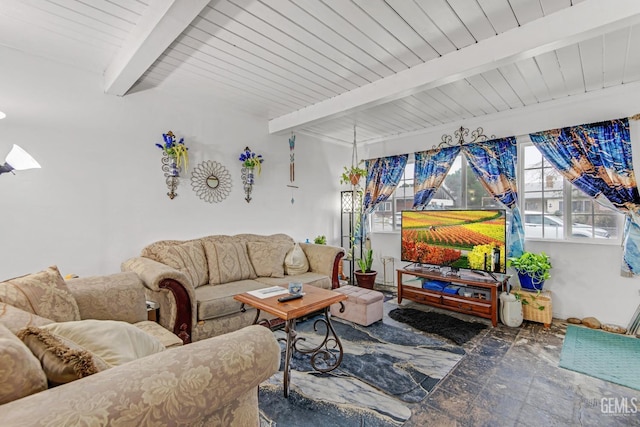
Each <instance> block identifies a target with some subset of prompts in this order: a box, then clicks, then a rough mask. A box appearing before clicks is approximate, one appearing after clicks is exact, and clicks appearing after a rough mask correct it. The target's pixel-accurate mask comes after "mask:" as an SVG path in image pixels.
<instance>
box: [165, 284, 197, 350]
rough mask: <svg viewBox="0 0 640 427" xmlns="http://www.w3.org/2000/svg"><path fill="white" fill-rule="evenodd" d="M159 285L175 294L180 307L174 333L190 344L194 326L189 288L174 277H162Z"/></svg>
mask: <svg viewBox="0 0 640 427" xmlns="http://www.w3.org/2000/svg"><path fill="white" fill-rule="evenodd" d="M158 287H160V288H162V289H167V290H169V292H171V293H172V294H173V297H174V298H175V300H176V307H178V310H176V312H177V313H176V323H175V324H174V326H173V333H174V334H175V335H177V336H178V338H180V339H181V340H182V342H183V344H189V343H190V342H191V328H192V327H193V322H192V319H193V317H192V315H193V313H192V310H191V299H190V298H189V294H188V293H187V290H186V289H185V288H184V287H183V286H182V285H181V284H180V282H178V281H176V280H173V279H162V280H161V281H160V283H159V284H158Z"/></svg>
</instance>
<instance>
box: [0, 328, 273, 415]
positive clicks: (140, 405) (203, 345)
mask: <svg viewBox="0 0 640 427" xmlns="http://www.w3.org/2000/svg"><path fill="white" fill-rule="evenodd" d="M279 366H280V346H279V345H278V343H277V341H276V339H275V337H274V335H273V333H272V332H271V331H270V330H269V329H267V328H265V327H263V326H258V325H255V326H249V327H246V328H244V329H241V330H239V331H235V332H232V333H228V334H225V335H220V336H218V337H214V338H209V339H206V340H202V341H198V342H196V343H194V344H190V345H188V346H183V347H177V348H174V349H171V350H166V351H163V352H160V353H156V354H154V355H151V356H147V357H144V358H142V359H138V360H135V361H133V362H129V363H125V364H124V365H121V366H117V367H115V368H111V369H108V370H106V371H102V372H99V373H97V374H94V375H91V376H89V377H85V378H82V379H80V380H77V381H74V382H72V383H68V384H65V385H62V386H59V387H55V388H53V389H49V390H46V391H43V392H40V393H36V394H33V395H31V396H27V397H24V398H22V399H19V400H16V401H13V402H10V403H7V404H4V405H1V406H0V420H2V424H3V425H25V423H26V424H28V425H33V426H39V425H42V426H44V425H61V426H62V425H228V426H245V425H258V419H259V412H258V404H257V395H258V393H257V386H258V385H259V384H260V383H261V382H263V381H265V380H266V379H267V378H269V377H270V376H271V375H273V374H274V373H275V372H276V371H277V370H278V368H279Z"/></svg>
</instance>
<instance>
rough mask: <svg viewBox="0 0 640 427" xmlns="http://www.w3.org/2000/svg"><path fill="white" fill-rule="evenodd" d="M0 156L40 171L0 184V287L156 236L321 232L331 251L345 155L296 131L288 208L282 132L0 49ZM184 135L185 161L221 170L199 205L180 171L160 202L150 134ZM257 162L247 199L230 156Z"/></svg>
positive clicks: (88, 267)
mask: <svg viewBox="0 0 640 427" xmlns="http://www.w3.org/2000/svg"><path fill="white" fill-rule="evenodd" d="M0 57H2V67H0V93H1V94H2V96H1V98H0V111H4V112H5V113H6V114H7V117H6V118H5V119H4V120H0V159H4V157H5V155H6V154H7V153H8V151H9V150H10V148H11V145H12V144H13V143H16V144H18V145H20V146H21V147H23V148H24V149H26V150H27V151H28V152H29V153H31V154H32V155H33V156H34V157H35V158H36V159H37V160H38V161H39V162H40V164H41V165H42V169H37V170H29V171H23V172H17V173H16V175H11V174H3V175H2V176H0V206H1V209H0V212H1V213H0V215H1V216H0V218H1V221H0V241H1V242H2V244H1V245H0V280H1V279H6V278H10V277H13V276H16V275H21V274H26V273H29V272H34V271H39V270H40V269H42V268H44V267H46V266H48V265H53V264H56V265H58V267H59V268H60V270H61V272H62V273H63V275H65V274H69V273H75V274H79V275H84V276H86V275H99V274H107V273H111V272H117V271H119V270H120V263H121V262H122V261H124V260H125V259H127V258H129V257H131V256H135V255H137V254H138V253H139V252H140V250H141V249H142V247H143V246H145V245H147V244H149V243H151V242H153V241H156V240H159V239H189V238H195V237H200V236H204V235H208V234H236V233H245V232H252V233H260V234H271V233H280V232H283V233H287V234H289V235H291V236H292V237H294V238H295V239H297V240H301V241H304V240H305V239H307V238H309V239H311V240H313V238H314V237H315V236H316V235H319V234H325V235H327V237H328V239H329V243H330V244H337V243H339V240H338V239H339V237H338V236H339V227H340V223H339V217H338V211H339V200H338V199H339V196H338V192H339V182H338V177H339V173H340V171H341V166H342V163H343V162H342V161H336V160H335V159H342V158H344V159H347V160H348V159H349V158H350V150H349V148H348V147H343V146H339V145H332V144H326V143H321V142H320V141H318V140H315V139H313V138H310V137H307V136H303V135H298V136H297V138H296V149H295V156H296V180H295V185H298V186H299V187H300V188H299V189H297V190H295V191H294V197H295V203H294V204H291V202H290V199H291V195H292V190H291V189H290V188H287V184H289V144H288V136H271V135H269V134H268V130H267V121H266V119H257V118H254V117H249V116H247V115H243V114H241V113H233V112H231V111H228V110H226V109H224V108H219V109H215V108H212V107H203V106H192V105H190V104H189V103H188V102H186V101H185V100H182V99H178V98H175V97H168V96H166V95H165V94H163V93H162V92H161V91H159V90H151V91H143V92H139V93H136V94H132V95H128V96H125V97H122V98H118V97H113V96H110V95H105V94H103V89H102V77H101V76H99V75H95V74H91V73H87V72H84V71H79V70H76V69H73V68H71V67H68V66H65V65H60V64H57V63H54V62H50V61H48V60H44V59H41V58H37V57H33V56H27V55H25V54H23V53H20V52H17V51H14V50H10V49H7V48H4V47H0ZM168 130H173V132H174V133H175V134H176V135H177V136H178V137H184V138H185V142H186V145H187V146H188V147H189V153H190V160H191V164H192V165H196V164H198V163H200V162H201V161H203V160H215V161H217V162H219V163H221V164H222V165H224V166H225V167H226V168H227V169H228V170H229V172H230V173H231V176H232V180H233V188H232V190H231V194H230V195H229V196H228V198H227V199H225V200H224V201H223V202H221V203H213V204H210V203H206V202H204V201H202V200H200V199H199V198H198V197H197V196H196V194H195V193H194V192H193V191H192V189H191V185H190V176H191V175H190V173H188V174H187V176H186V177H185V178H183V179H181V183H180V187H179V188H178V190H177V193H178V197H177V198H175V199H174V200H170V199H169V198H168V197H167V196H166V193H167V188H166V185H165V181H164V176H163V172H162V170H161V162H160V159H161V157H162V154H161V150H160V149H159V148H157V147H155V146H154V144H155V143H156V142H161V141H162V133H164V132H166V131H168ZM245 146H249V147H250V148H251V149H253V150H254V151H256V152H258V153H260V154H263V156H264V157H265V159H266V160H265V162H264V164H263V171H262V175H261V176H259V177H258V178H257V181H256V185H255V187H254V191H253V200H252V201H251V203H247V202H245V201H244V192H243V189H242V182H241V179H240V169H241V165H240V162H239V160H238V156H239V154H240V152H241V151H242V150H243V149H244V147H245Z"/></svg>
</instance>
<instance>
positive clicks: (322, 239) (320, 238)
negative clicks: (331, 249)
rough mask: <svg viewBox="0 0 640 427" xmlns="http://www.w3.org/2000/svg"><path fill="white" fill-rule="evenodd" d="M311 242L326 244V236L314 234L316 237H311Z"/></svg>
mask: <svg viewBox="0 0 640 427" xmlns="http://www.w3.org/2000/svg"><path fill="white" fill-rule="evenodd" d="M313 243H315V244H316V245H326V244H327V237H326V236H316V238H315V239H313Z"/></svg>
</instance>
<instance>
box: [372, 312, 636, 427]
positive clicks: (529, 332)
mask: <svg viewBox="0 0 640 427" xmlns="http://www.w3.org/2000/svg"><path fill="white" fill-rule="evenodd" d="M402 306H410V307H413V308H420V309H424V310H434V311H438V309H435V308H430V307H427V306H424V305H421V304H417V303H413V302H410V301H403V303H402ZM442 312H445V311H442ZM446 313H448V314H451V315H457V314H456V313H452V312H448V311H447V312H446ZM457 316H458V317H460V318H463V319H465V320H470V319H473V320H476V321H483V320H481V319H478V318H475V317H474V318H470V317H466V316H464V315H457ZM385 319H388V317H386V316H385ZM385 321H387V320H385ZM565 330H566V324H565V323H564V322H561V321H556V320H554V322H553V324H552V325H551V327H550V328H548V329H545V328H544V327H543V325H542V324H539V323H533V322H527V321H525V322H524V324H523V325H522V326H521V327H519V328H509V327H507V326H505V325H502V324H499V325H498V326H497V327H495V328H491V327H489V328H488V329H486V330H485V331H483V332H481V333H480V334H479V335H478V336H476V337H475V338H474V339H473V340H471V341H469V342H468V343H466V344H465V345H464V348H465V350H466V351H467V356H466V357H465V358H463V359H462V360H461V361H460V363H459V364H458V365H457V366H456V367H455V368H454V369H453V370H452V371H451V373H450V374H449V375H448V376H447V377H446V378H445V379H444V380H443V381H441V382H440V384H438V385H437V386H436V388H435V389H434V390H433V391H432V392H431V394H430V396H429V397H427V399H425V400H424V401H422V402H420V403H418V404H414V405H413V406H412V408H411V409H412V412H413V416H412V417H411V419H410V420H409V421H408V422H406V423H405V424H404V425H403V427H409V426H420V427H422V426H427V425H429V426H432V425H433V426H449V425H451V426H483V425H486V426H500V427H505V426H532V427H534V426H535V427H537V426H633V425H640V391H637V390H634V389H630V388H627V387H623V386H619V385H617V384H613V383H610V382H607V381H603V380H600V379H597V378H592V377H589V376H587V375H583V374H579V373H576V372H573V371H569V370H566V369H563V368H560V367H558V363H559V360H560V352H561V350H562V342H563V338H564V334H565ZM638 356H639V357H638V361H639V363H640V355H638ZM602 399H610V400H605V405H604V407H603V406H602ZM623 399H626V401H627V403H628V408H629V411H630V412H631V411H632V410H634V409H635V407H636V406H637V410H638V411H637V413H629V414H621V413H616V410H615V403H616V401H617V402H618V403H622V402H623ZM606 403H609V405H606ZM607 412H609V413H607ZM618 412H619V410H618Z"/></svg>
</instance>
